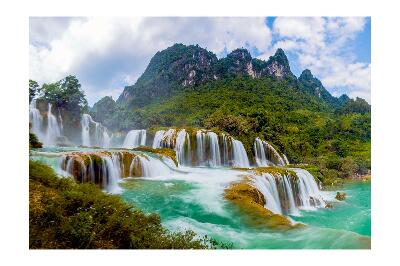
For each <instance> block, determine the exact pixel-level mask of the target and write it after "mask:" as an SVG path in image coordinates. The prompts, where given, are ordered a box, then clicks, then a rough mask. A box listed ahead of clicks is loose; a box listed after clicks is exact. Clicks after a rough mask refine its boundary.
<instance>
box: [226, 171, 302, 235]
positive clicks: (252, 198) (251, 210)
mask: <svg viewBox="0 0 400 266" xmlns="http://www.w3.org/2000/svg"><path fill="white" fill-rule="evenodd" d="M224 198H225V199H227V200H228V201H230V202H232V203H233V204H235V205H236V206H237V207H238V208H239V210H240V211H241V212H242V213H245V214H246V215H247V217H248V219H246V220H247V222H248V223H249V224H250V225H252V226H257V227H267V228H276V229H291V228H294V227H297V226H300V225H293V224H292V223H291V222H290V220H289V219H288V218H286V217H285V216H283V215H280V214H275V213H273V212H271V211H270V210H268V209H266V208H265V207H264V205H265V203H266V202H265V198H264V196H263V194H262V193H261V192H260V191H258V190H257V189H256V188H255V187H253V186H251V185H250V184H249V181H248V179H246V178H245V179H243V180H242V181H240V182H235V183H232V184H231V185H230V186H229V187H228V188H226V189H225V191H224Z"/></svg>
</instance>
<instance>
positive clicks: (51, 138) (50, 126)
mask: <svg viewBox="0 0 400 266" xmlns="http://www.w3.org/2000/svg"><path fill="white" fill-rule="evenodd" d="M51 108H52V104H51V103H49V104H48V111H47V130H46V138H45V144H46V145H52V144H54V143H55V142H56V139H57V137H60V136H61V130H60V126H59V124H58V121H57V118H56V117H55V116H54V115H53V114H52V113H51Z"/></svg>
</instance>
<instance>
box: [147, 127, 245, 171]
mask: <svg viewBox="0 0 400 266" xmlns="http://www.w3.org/2000/svg"><path fill="white" fill-rule="evenodd" d="M191 141H193V142H194V143H191ZM220 144H221V145H220ZM192 146H193V149H192ZM161 147H162V148H171V149H175V151H176V157H177V160H178V162H179V164H181V165H188V166H209V167H219V166H222V165H223V166H235V167H246V168H248V167H250V163H249V159H248V157H247V153H246V150H245V149H244V146H243V143H242V142H241V141H239V140H235V139H234V138H233V137H231V136H229V135H226V134H224V133H221V134H220V135H219V136H218V135H217V134H216V133H214V132H212V131H209V130H197V131H196V133H195V134H193V138H191V136H190V135H189V133H188V132H186V130H185V129H181V130H179V131H177V130H175V129H172V128H171V129H169V130H167V131H165V130H159V131H157V132H156V134H155V136H154V140H153V148H161Z"/></svg>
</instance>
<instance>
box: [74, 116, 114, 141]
mask: <svg viewBox="0 0 400 266" xmlns="http://www.w3.org/2000/svg"><path fill="white" fill-rule="evenodd" d="M91 126H93V127H94V134H91V130H90V129H91ZM81 127H82V145H83V146H88V147H92V146H98V147H109V146H110V142H111V137H110V135H109V134H108V132H107V131H108V130H107V128H106V127H104V126H103V125H102V124H100V123H99V122H96V121H94V120H93V118H92V117H91V116H90V115H89V114H83V115H82V119H81Z"/></svg>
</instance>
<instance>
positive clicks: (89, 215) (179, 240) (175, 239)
mask: <svg viewBox="0 0 400 266" xmlns="http://www.w3.org/2000/svg"><path fill="white" fill-rule="evenodd" d="M29 247H30V248H44V249H47V248H64V249H65V248H88V249H91V248H107V249H108V248H132V249H136V248H139V249H144V248H146V249H147V248H151V249H204V248H217V247H222V248H224V247H229V245H226V244H224V243H219V242H217V241H215V240H214V239H210V238H207V237H203V238H199V237H198V236H197V235H196V234H195V233H193V232H192V231H185V232H177V233H174V232H170V231H168V230H166V229H165V228H164V227H162V225H161V220H160V217H159V216H158V215H157V214H145V213H143V212H142V211H141V210H139V209H137V208H134V207H133V206H131V205H128V204H127V203H125V202H123V201H122V199H121V198H120V197H118V196H115V195H108V194H105V193H103V192H102V191H101V190H100V189H99V188H98V187H97V186H95V185H92V184H77V183H75V182H74V181H73V180H71V179H68V178H59V177H58V176H57V175H56V174H55V173H54V171H53V170H52V169H51V168H50V167H49V166H47V165H44V164H42V163H40V162H36V161H29Z"/></svg>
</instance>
